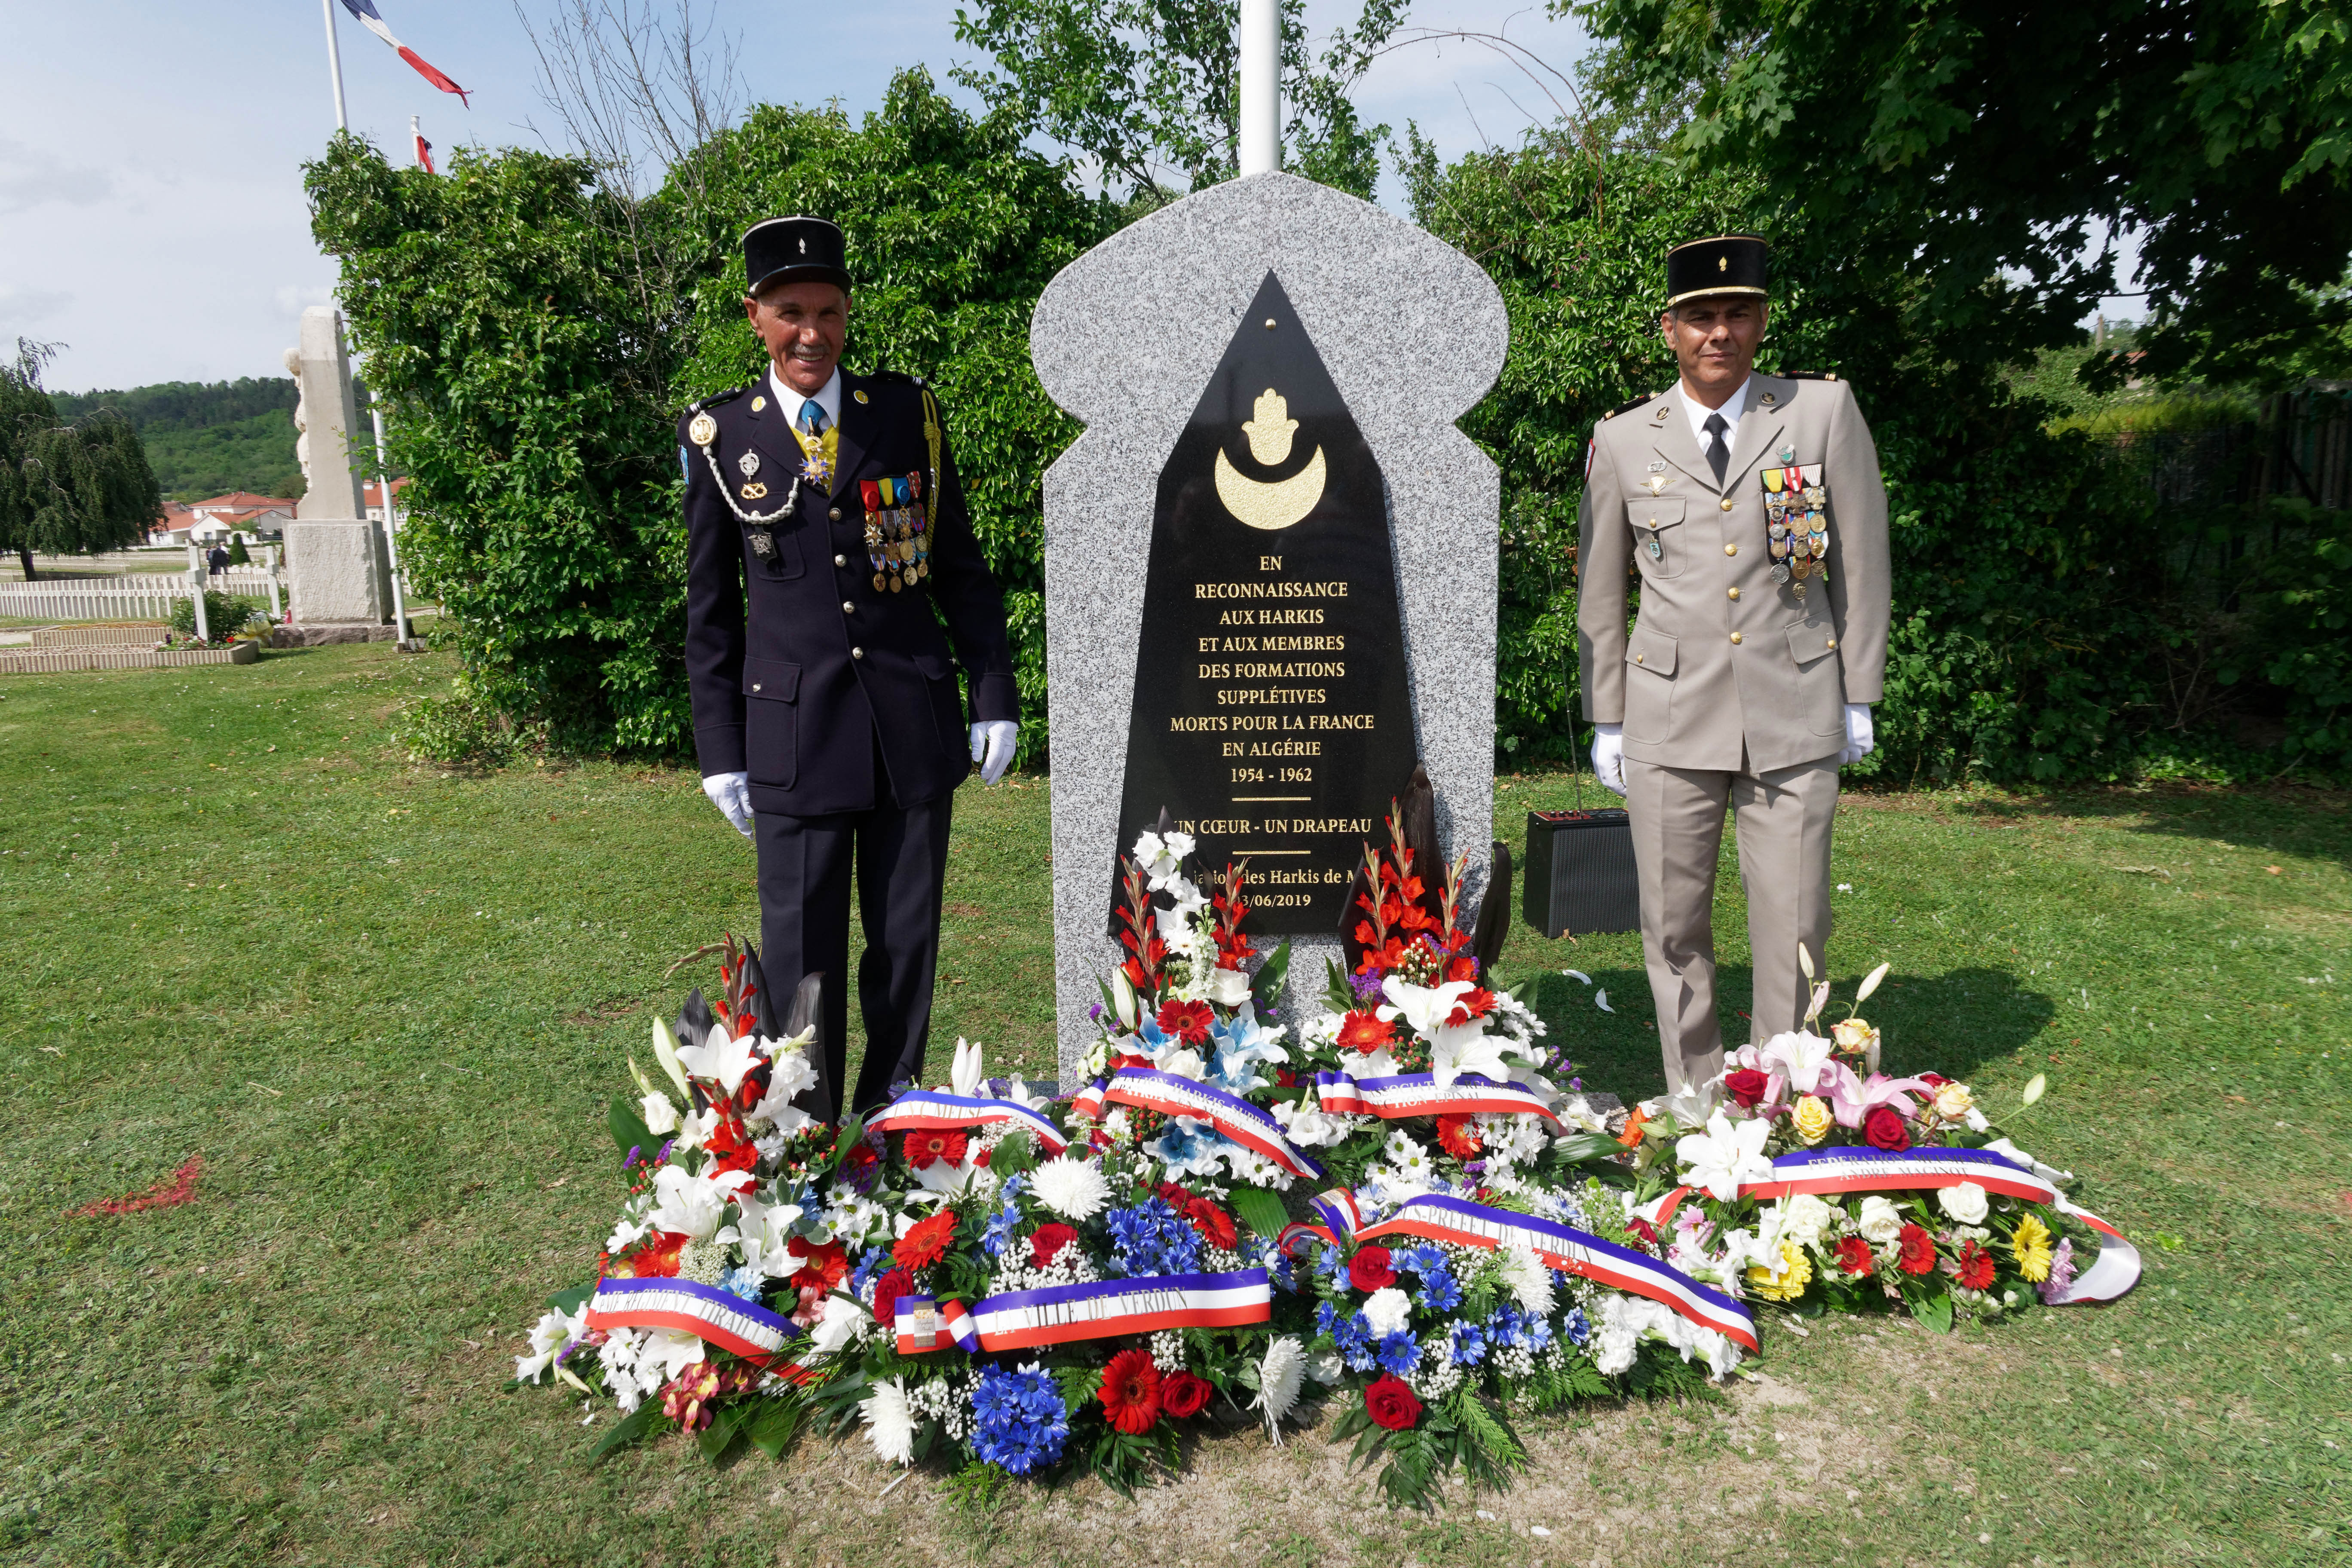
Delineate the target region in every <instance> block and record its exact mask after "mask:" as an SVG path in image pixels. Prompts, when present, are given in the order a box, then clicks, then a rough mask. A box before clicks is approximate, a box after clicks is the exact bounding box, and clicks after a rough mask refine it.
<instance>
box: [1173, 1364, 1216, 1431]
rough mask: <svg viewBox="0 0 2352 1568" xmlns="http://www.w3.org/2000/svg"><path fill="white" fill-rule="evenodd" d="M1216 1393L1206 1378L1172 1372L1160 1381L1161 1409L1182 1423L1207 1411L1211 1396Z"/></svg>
mask: <svg viewBox="0 0 2352 1568" xmlns="http://www.w3.org/2000/svg"><path fill="white" fill-rule="evenodd" d="M1215 1392H1216V1390H1215V1389H1214V1388H1213V1387H1212V1386H1210V1384H1209V1380H1208V1379H1207V1378H1205V1377H1195V1376H1193V1375H1192V1373H1189V1372H1171V1373H1169V1374H1168V1375H1167V1376H1165V1377H1163V1378H1161V1379H1160V1408H1161V1409H1162V1410H1165V1411H1166V1412H1168V1414H1169V1415H1173V1416H1174V1417H1176V1419H1178V1420H1179V1421H1181V1420H1183V1419H1184V1418H1185V1417H1186V1416H1189V1415H1199V1414H1200V1413H1201V1412H1202V1410H1204V1409H1206V1408H1207V1407H1208V1404H1209V1395H1211V1394H1214V1393H1215Z"/></svg>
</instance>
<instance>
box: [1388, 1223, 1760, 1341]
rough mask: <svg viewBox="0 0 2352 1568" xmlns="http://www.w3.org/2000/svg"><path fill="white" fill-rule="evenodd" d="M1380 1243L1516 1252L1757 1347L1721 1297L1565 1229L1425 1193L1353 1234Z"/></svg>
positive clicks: (1639, 1256) (1752, 1327) (1750, 1319)
mask: <svg viewBox="0 0 2352 1568" xmlns="http://www.w3.org/2000/svg"><path fill="white" fill-rule="evenodd" d="M1386 1236H1417V1237H1423V1239H1425V1240H1429V1241H1444V1242H1452V1243H1454V1245H1456V1246H1460V1247H1486V1248H1488V1249H1490V1250H1491V1249H1493V1248H1495V1247H1523V1248H1525V1249H1526V1250H1528V1251H1529V1252H1532V1253H1534V1254H1535V1255H1536V1256H1537V1257H1538V1258H1541V1259H1543V1261H1544V1263H1545V1264H1546V1265H1547V1266H1548V1267H1549V1268H1557V1269H1559V1270H1560V1271H1561V1272H1562V1273H1567V1274H1579V1275H1582V1276H1583V1277H1584V1278H1585V1279H1590V1280H1592V1281H1593V1282H1594V1283H1596V1284H1601V1285H1606V1286H1608V1287H1609V1288H1610V1289H1612V1290H1622V1291H1625V1292H1626V1293H1627V1294H1629V1295H1633V1296H1646V1297H1648V1298H1649V1299H1650V1300H1653V1301H1656V1302H1660V1303H1662V1304H1663V1305H1664V1306H1665V1307H1667V1308H1669V1309H1670V1310H1673V1311H1675V1312H1676V1313H1679V1314H1680V1315H1681V1316H1683V1317H1685V1318H1687V1319H1689V1320H1690V1321H1692V1322H1694V1323H1696V1324H1698V1325H1699V1327H1701V1328H1704V1329H1713V1330H1714V1331H1716V1332H1717V1333H1719V1334H1721V1335H1723V1336H1724V1337H1725V1338H1726V1339H1727V1340H1730V1341H1731V1342H1733V1343H1735V1344H1738V1345H1743V1346H1745V1347H1747V1348H1748V1350H1751V1351H1753V1350H1756V1349H1757V1348H1759V1347H1758V1344H1757V1340H1756V1320H1755V1318H1754V1316H1753V1315H1752V1314H1751V1313H1749V1311H1748V1309H1747V1308H1745V1307H1743V1306H1741V1305H1740V1304H1739V1303H1738V1302H1737V1301H1735V1300H1732V1299H1731V1298H1730V1297H1728V1296H1727V1295H1725V1294H1724V1293H1723V1292H1722V1291H1720V1290H1717V1289H1711V1288H1709V1287H1707V1286H1705V1285H1702V1284H1700V1283H1699V1282H1698V1281H1697V1280H1696V1279H1692V1278H1691V1277H1690V1276H1688V1275H1687V1274H1685V1273H1683V1272H1682V1270H1680V1269H1678V1268H1669V1267H1668V1266H1667V1265H1665V1264H1664V1263H1661V1262H1659V1261H1658V1260H1657V1259H1656V1258H1651V1257H1648V1256H1646V1255H1645V1254H1643V1253H1639V1252H1635V1251H1634V1250H1633V1249H1632V1248H1631V1247H1620V1246H1618V1245H1617V1244H1616V1243H1614V1242H1609V1241H1603V1240H1601V1238H1600V1237H1597V1236H1593V1235H1591V1234H1590V1233H1589V1232H1586V1231H1581V1230H1578V1229H1576V1228H1575V1227H1573V1226H1565V1225H1559V1224H1556V1223H1554V1222H1553V1221H1551V1220H1547V1219H1538V1218H1537V1217H1536V1216H1535V1215H1525V1214H1515V1213H1513V1212H1512V1211H1510V1210H1508V1209H1498V1208H1490V1207H1488V1206H1487V1205H1485V1204H1474V1203H1471V1202H1469V1201H1468V1200H1467V1199H1465V1198H1449V1197H1441V1196H1439V1195H1438V1194H1434V1193H1430V1194H1423V1196H1421V1197H1417V1198H1407V1199H1406V1200H1405V1201H1404V1202H1403V1203H1402V1204H1400V1205H1397V1210H1396V1212H1395V1213H1394V1214H1392V1215H1390V1216H1389V1217H1388V1218H1386V1219H1384V1220H1382V1221H1381V1222H1380V1223H1379V1224H1378V1225H1374V1226H1366V1227H1365V1228H1363V1229H1362V1230H1360V1231H1358V1232H1357V1233H1356V1239H1357V1240H1359V1241H1377V1240H1379V1239H1380V1238H1381V1237H1386Z"/></svg>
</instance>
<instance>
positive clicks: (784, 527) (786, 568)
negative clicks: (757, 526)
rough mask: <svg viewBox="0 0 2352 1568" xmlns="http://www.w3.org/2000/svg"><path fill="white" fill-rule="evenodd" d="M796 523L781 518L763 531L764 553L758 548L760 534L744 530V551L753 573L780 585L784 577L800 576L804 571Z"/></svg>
mask: <svg viewBox="0 0 2352 1568" xmlns="http://www.w3.org/2000/svg"><path fill="white" fill-rule="evenodd" d="M798 521H799V520H798V519H795V518H781V519H779V520H777V521H776V522H775V523H774V524H773V525H772V526H771V527H769V528H768V529H766V530H765V531H764V532H765V534H766V536H767V539H768V549H767V551H766V552H764V553H762V552H761V549H760V542H761V531H760V530H753V529H746V530H745V531H744V532H745V535H746V538H745V542H744V549H745V551H746V552H748V554H749V556H750V559H751V570H752V571H753V572H755V573H757V574H759V575H761V576H762V577H765V578H767V579H768V580H769V581H770V582H773V583H781V582H782V581H784V580H785V579H786V578H790V577H797V576H799V575H800V574H801V573H802V572H803V571H804V570H805V568H804V567H803V566H802V564H801V530H800V528H799V527H798V526H797V523H798Z"/></svg>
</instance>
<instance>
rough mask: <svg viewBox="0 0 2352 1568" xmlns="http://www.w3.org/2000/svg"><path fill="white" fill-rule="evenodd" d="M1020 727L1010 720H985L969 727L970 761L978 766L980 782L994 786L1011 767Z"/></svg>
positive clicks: (1018, 739) (1019, 737)
mask: <svg viewBox="0 0 2352 1568" xmlns="http://www.w3.org/2000/svg"><path fill="white" fill-rule="evenodd" d="M1020 739H1021V726H1020V725H1018V724H1016V723H1014V722H1013V721H1012V720H1010V719H986V720H982V721H981V722H979V723H977V724H974V725H973V726H972V727H971V760H972V761H973V762H975V763H979V764H980V782H981V783H982V784H994V783H995V782H996V781H997V780H999V779H1001V778H1003V776H1004V770H1005V769H1007V768H1009V767H1011V766H1012V765H1013V747H1014V745H1015V744H1017V743H1018V742H1019V741H1020Z"/></svg>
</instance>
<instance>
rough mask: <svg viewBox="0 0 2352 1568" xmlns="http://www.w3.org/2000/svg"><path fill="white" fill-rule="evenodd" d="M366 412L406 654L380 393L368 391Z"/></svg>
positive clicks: (397, 628) (404, 604) (396, 620)
mask: <svg viewBox="0 0 2352 1568" xmlns="http://www.w3.org/2000/svg"><path fill="white" fill-rule="evenodd" d="M368 412H369V413H370V414H372V415H373V416H375V489H376V498H377V499H378V500H381V501H383V554H384V564H385V566H386V567H387V568H388V569H389V571H390V574H391V576H392V625H393V629H394V633H395V634H396V636H397V637H398V639H399V643H400V647H401V648H402V649H403V650H404V651H405V650H406V648H407V647H408V645H409V641H410V633H409V629H408V601H407V599H406V598H405V597H404V595H402V593H401V591H400V545H399V542H398V540H397V537H396V534H395V522H394V517H393V510H392V473H391V465H390V464H388V463H386V462H385V461H384V457H383V393H381V392H378V391H377V390H376V389H375V388H374V387H373V386H371V387H369V388H368Z"/></svg>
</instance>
